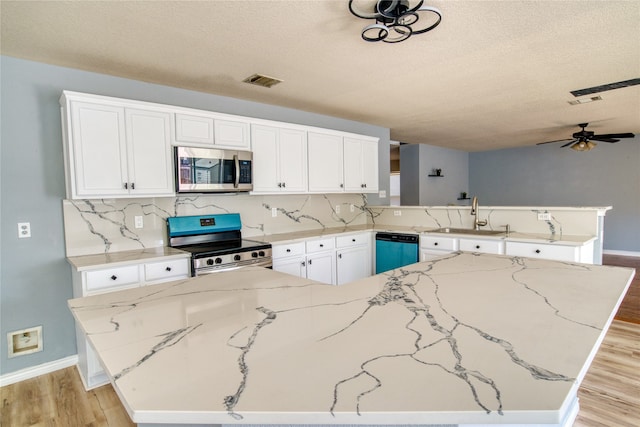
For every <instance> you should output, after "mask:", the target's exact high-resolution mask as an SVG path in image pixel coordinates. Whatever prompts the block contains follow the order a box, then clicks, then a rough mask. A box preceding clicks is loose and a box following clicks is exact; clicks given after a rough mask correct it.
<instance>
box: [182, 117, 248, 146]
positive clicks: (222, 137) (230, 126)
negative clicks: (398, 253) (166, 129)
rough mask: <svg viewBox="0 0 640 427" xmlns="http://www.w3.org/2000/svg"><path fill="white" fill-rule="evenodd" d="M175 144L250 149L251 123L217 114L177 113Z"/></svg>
mask: <svg viewBox="0 0 640 427" xmlns="http://www.w3.org/2000/svg"><path fill="white" fill-rule="evenodd" d="M175 120H176V123H175V140H174V141H175V145H189V146H198V147H215V148H232V149H236V150H249V147H250V138H249V123H248V122H246V121H240V120H238V121H236V120H227V119H226V118H221V116H219V115H216V114H206V113H204V112H203V114H195V113H176V114H175Z"/></svg>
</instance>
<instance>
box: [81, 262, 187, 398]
mask: <svg viewBox="0 0 640 427" xmlns="http://www.w3.org/2000/svg"><path fill="white" fill-rule="evenodd" d="M189 276H190V259H189V258H188V255H185V257H183V258H167V259H162V258H161V259H159V260H158V259H154V260H152V261H148V262H140V263H137V264H127V265H117V266H106V265H105V266H98V267H96V268H93V269H86V270H84V269H83V270H82V271H79V270H77V269H75V268H74V269H73V271H72V275H71V278H72V283H73V296H74V298H80V297H86V296H90V295H97V294H101V293H106V292H113V291H119V290H123V289H129V288H137V287H140V286H147V285H153V284H157V283H162V282H167V281H171V280H179V279H186V278H188V277H189ZM76 342H77V349H78V371H79V372H80V378H81V379H82V383H83V384H84V387H85V389H87V390H89V389H92V388H95V387H98V386H101V385H104V384H106V383H107V382H108V381H109V380H108V378H107V375H106V374H105V372H104V370H103V369H102V365H101V364H100V361H99V360H98V357H97V355H96V354H95V352H94V351H93V348H92V347H91V344H90V343H89V341H88V340H87V339H86V337H85V334H84V332H83V331H82V330H81V329H80V328H79V327H78V326H77V325H76Z"/></svg>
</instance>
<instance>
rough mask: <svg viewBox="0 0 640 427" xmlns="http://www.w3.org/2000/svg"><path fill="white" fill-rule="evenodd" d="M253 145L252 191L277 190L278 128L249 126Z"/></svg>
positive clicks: (278, 181) (279, 182) (278, 188)
mask: <svg viewBox="0 0 640 427" xmlns="http://www.w3.org/2000/svg"><path fill="white" fill-rule="evenodd" d="M251 146H252V147H253V150H252V151H253V191H254V192H261V191H262V192H277V191H279V190H280V187H278V184H281V181H280V178H279V175H278V129H277V128H274V127H270V126H258V125H253V126H252V127H251Z"/></svg>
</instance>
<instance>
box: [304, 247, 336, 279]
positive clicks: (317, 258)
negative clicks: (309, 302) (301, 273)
mask: <svg viewBox="0 0 640 427" xmlns="http://www.w3.org/2000/svg"><path fill="white" fill-rule="evenodd" d="M335 260H336V258H335V252H333V251H331V252H320V253H317V254H314V255H312V256H308V257H307V278H308V279H311V280H315V281H316V282H321V283H326V284H328V285H334V284H335V283H336V280H335V270H336V262H335Z"/></svg>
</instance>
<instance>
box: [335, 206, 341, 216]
mask: <svg viewBox="0 0 640 427" xmlns="http://www.w3.org/2000/svg"><path fill="white" fill-rule="evenodd" d="M336 213H337V214H339V213H340V205H336Z"/></svg>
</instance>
